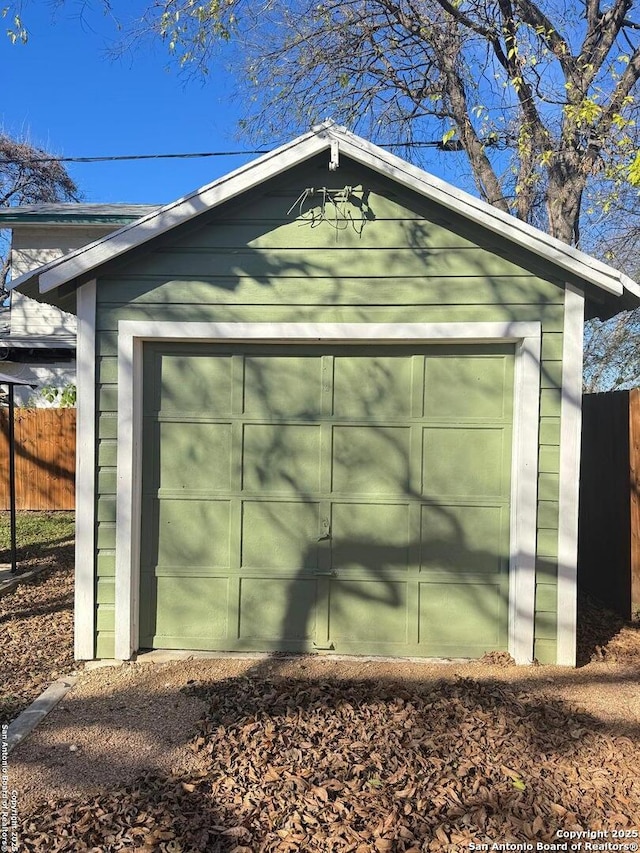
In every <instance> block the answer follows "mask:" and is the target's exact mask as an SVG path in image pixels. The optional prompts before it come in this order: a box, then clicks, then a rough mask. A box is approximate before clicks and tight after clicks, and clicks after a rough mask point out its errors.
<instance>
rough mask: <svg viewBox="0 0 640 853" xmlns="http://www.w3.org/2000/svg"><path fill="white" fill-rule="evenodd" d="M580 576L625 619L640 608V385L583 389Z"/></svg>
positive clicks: (585, 587)
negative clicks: (625, 388) (598, 391)
mask: <svg viewBox="0 0 640 853" xmlns="http://www.w3.org/2000/svg"><path fill="white" fill-rule="evenodd" d="M578 541H579V545H578V565H579V572H578V579H579V586H580V588H581V590H582V591H584V592H587V593H590V594H591V595H595V596H596V597H597V598H599V599H600V600H601V601H603V602H604V603H605V604H608V605H609V606H610V607H611V608H612V609H614V610H615V611H616V612H618V613H620V614H621V615H622V616H624V617H625V618H627V619H628V618H629V617H630V616H631V615H633V613H635V612H636V611H637V610H638V609H639V608H640V389H639V388H635V389H633V390H632V391H613V392H609V393H606V394H585V395H584V397H583V405H582V462H581V470H580V517H579V536H578Z"/></svg>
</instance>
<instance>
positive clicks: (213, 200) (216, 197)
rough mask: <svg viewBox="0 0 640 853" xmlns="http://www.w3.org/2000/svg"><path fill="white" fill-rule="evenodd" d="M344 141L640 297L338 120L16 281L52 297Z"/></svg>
mask: <svg viewBox="0 0 640 853" xmlns="http://www.w3.org/2000/svg"><path fill="white" fill-rule="evenodd" d="M335 140H337V142H338V146H339V149H340V151H341V152H342V153H344V154H345V155H346V156H348V157H350V158H351V159H353V160H355V161H356V162H359V163H361V164H363V165H365V166H368V167H370V168H373V169H374V170H376V171H377V172H379V173H381V174H383V175H385V176H387V177H389V178H390V179H391V180H394V181H395V182H397V183H399V184H401V185H403V186H405V187H407V188H408V189H409V190H411V191H413V192H417V193H419V194H421V195H423V196H424V197H426V198H428V199H430V200H432V201H434V202H435V203H437V204H440V205H442V206H443V207H445V208H448V209H449V210H452V211H455V212H456V213H460V214H462V215H463V216H465V217H466V218H467V219H469V220H470V221H471V222H475V223H477V224H478V225H480V226H482V227H483V228H486V229H488V230H490V231H492V232H494V233H495V234H497V235H499V236H500V237H501V238H506V239H508V240H509V241H511V242H513V243H515V244H516V245H519V246H521V247H523V248H524V249H526V250H528V251H531V252H534V253H536V254H538V255H539V256H540V257H542V258H544V259H545V260H547V261H548V262H549V263H550V264H553V265H554V266H555V267H556V268H558V269H559V270H564V271H565V272H566V273H568V274H569V276H570V278H573V279H575V278H577V279H578V280H580V281H584V283H585V284H591V285H594V286H596V287H598V288H600V289H602V290H603V291H605V293H607V294H608V295H611V296H615V297H621V296H622V295H623V294H625V293H626V294H628V295H630V296H631V297H632V298H635V299H637V300H638V301H639V302H640V287H639V286H638V285H637V284H636V282H634V281H632V280H631V279H630V278H628V277H627V276H625V275H624V274H622V273H620V272H619V271H617V270H615V269H613V268H612V267H609V266H607V265H606V264H603V263H601V262H600V261H597V260H596V259H595V258H592V257H590V256H589V255H586V254H584V253H583V252H581V251H579V250H577V249H574V248H573V247H571V246H569V245H567V244H565V243H562V242H561V241H560V240H557V239H555V238H554V237H551V236H549V235H547V234H545V233H544V232H542V231H539V230H538V229H536V228H534V227H532V226H530V225H528V224H527V223H525V222H522V221H521V220H519V219H516V218H515V217H513V216H510V215H508V214H506V213H503V212H502V211H500V210H498V209H497V208H495V207H493V206H491V205H489V204H488V203H486V202H484V201H482V200H480V199H478V198H476V197H475V196H472V195H470V194H469V193H466V192H464V191H462V190H458V189H457V188H455V187H452V186H451V185H450V184H447V183H446V182H444V181H442V180H440V179H439V178H436V177H434V176H432V175H429V174H428V173H426V172H424V171H423V170H422V169H419V168H417V167H416V166H412V165H411V164H409V163H407V162H405V161H404V160H401V159H400V158H399V157H397V156H395V155H394V154H390V153H389V152H387V151H384V150H383V149H382V148H379V147H378V146H377V145H374V144H373V143H371V142H368V141H367V140H364V139H362V138H361V137H358V136H356V135H355V134H352V133H350V132H349V131H347V130H345V129H344V128H340V127H337V126H336V125H335V124H333V122H325V123H324V124H322V125H319V126H317V127H315V128H314V129H313V130H312V131H310V132H309V133H306V134H304V135H303V136H300V137H298V138H297V139H294V140H292V141H291V142H288V143H286V144H285V145H282V146H280V147H279V148H276V149H275V150H273V151H271V152H269V153H267V154H264V155H262V156H261V157H259V158H257V159H256V160H252V161H251V162H250V163H248V164H246V165H244V166H241V167H240V168H239V169H236V170H234V171H233V172H230V173H229V174H227V175H225V176H223V177H221V178H219V179H218V180H216V181H214V182H212V183H211V184H208V185H207V186H205V187H203V188H201V189H199V190H197V191H195V192H193V193H191V194H189V195H187V196H185V197H183V198H181V199H178V200H176V201H174V202H171V203H170V204H167V205H165V206H164V207H162V208H160V209H159V210H157V211H154V212H151V213H149V214H147V215H146V216H143V217H141V218H140V219H138V220H136V221H135V222H133V223H129V224H128V225H125V226H124V227H122V228H120V229H119V230H118V231H115V232H113V233H111V234H109V235H107V236H106V237H103V238H100V239H99V240H96V241H94V242H93V243H90V244H89V245H87V246H83V247H81V248H79V249H76V250H74V251H73V252H70V253H69V254H67V255H64V256H63V257H61V258H58V259H56V260H55V261H52V262H50V263H49V264H46V265H44V266H42V267H40V268H39V269H37V270H33V271H31V272H29V273H25V275H23V276H21V277H20V278H18V279H16V280H15V281H14V282H11V284H10V285H9V287H10V288H12V289H13V288H22V287H24V286H26V285H28V284H29V283H31V282H34V281H37V282H38V286H39V292H40V293H41V294H46V293H48V292H49V291H51V290H54V289H55V288H57V287H59V286H61V285H62V284H65V283H67V282H69V281H73V280H74V279H82V278H87V277H89V274H90V273H91V271H92V270H94V269H95V268H96V267H98V266H100V265H101V264H103V263H105V262H106V261H108V260H111V259H113V258H117V257H119V256H121V255H122V254H124V253H125V252H127V251H129V250H130V249H132V248H134V247H135V246H139V245H143V244H144V243H146V242H148V241H149V240H151V239H153V238H154V237H157V236H160V235H162V234H164V233H166V232H167V231H170V230H171V229H172V228H174V227H176V226H177V225H179V224H182V223H184V222H188V221H189V220H190V219H193V218H194V217H196V216H198V215H199V214H201V213H203V212H205V211H208V210H211V209H213V208H215V207H216V206H218V205H219V204H222V203H223V202H226V201H229V200H231V199H233V198H235V197H237V196H239V195H241V194H242V193H244V192H246V191H248V190H251V189H252V188H254V187H256V186H258V185H260V184H261V183H262V182H263V181H264V180H267V179H269V178H273V177H276V176H277V175H279V174H281V173H282V172H285V171H286V170H288V169H289V168H291V167H293V166H295V165H298V164H300V163H302V162H304V161H305V160H307V159H309V158H311V157H313V156H314V155H316V154H318V153H320V152H322V151H323V150H326V149H327V148H329V147H330V145H331V143H332V141H335Z"/></svg>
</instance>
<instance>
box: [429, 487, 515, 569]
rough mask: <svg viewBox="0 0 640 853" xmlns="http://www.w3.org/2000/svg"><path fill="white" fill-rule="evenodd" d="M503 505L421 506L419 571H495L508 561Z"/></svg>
mask: <svg viewBox="0 0 640 853" xmlns="http://www.w3.org/2000/svg"><path fill="white" fill-rule="evenodd" d="M508 524H509V513H508V509H507V507H505V506H468V505H467V506H460V505H449V506H447V505H443V504H430V505H428V506H422V507H421V520H420V543H421V548H420V569H421V571H423V572H424V571H444V570H446V571H451V572H487V573H497V572H500V571H502V570H504V569H505V568H506V565H507V561H508V557H509V555H508V546H509V538H508V533H509V532H508Z"/></svg>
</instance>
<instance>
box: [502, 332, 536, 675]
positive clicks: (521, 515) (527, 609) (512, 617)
mask: <svg viewBox="0 0 640 853" xmlns="http://www.w3.org/2000/svg"><path fill="white" fill-rule="evenodd" d="M536 326H537V329H536V333H535V334H530V335H526V336H523V337H522V339H521V341H520V344H519V346H518V348H517V350H516V364H515V377H514V382H513V385H514V400H513V454H512V456H513V463H512V467H511V477H512V483H511V538H510V542H511V559H510V571H509V652H510V653H511V655H512V657H513V658H514V660H515V662H516V663H518V664H525V663H532V662H533V643H534V629H535V600H536V554H537V527H538V453H539V443H538V437H539V424H540V360H541V350H542V329H541V326H540V324H539V323H538V324H536Z"/></svg>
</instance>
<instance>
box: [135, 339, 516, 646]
mask: <svg viewBox="0 0 640 853" xmlns="http://www.w3.org/2000/svg"><path fill="white" fill-rule="evenodd" d="M144 388H145V391H144V400H143V411H144V430H143V523H142V550H141V595H140V600H141V608H140V609H141V613H140V633H141V637H140V646H141V648H173V649H211V650H283V651H313V650H318V651H320V650H326V651H335V652H336V653H352V654H358V653H360V654H384V655H423V656H441V655H446V656H479V655H482V654H483V652H484V651H486V650H490V649H504V648H506V644H507V600H508V554H509V496H510V469H511V445H512V438H511V434H512V399H513V348H512V347H509V346H502V347H497V346H486V347H481V346H477V345H476V346H470V345H467V346H458V347H451V346H446V347H445V346H437V345H434V346H411V347H396V346H377V347H370V346H369V347H361V346H332V347H329V346H315V345H310V346H305V347H302V346H297V345H295V346H294V345H288V346H271V345H264V346H262V345H251V346H245V345H229V346H220V345H211V346H209V345H202V344H200V345H193V346H188V345H176V344H171V345H167V344H162V345H155V344H154V345H151V344H148V345H147V346H146V349H145V355H144Z"/></svg>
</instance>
